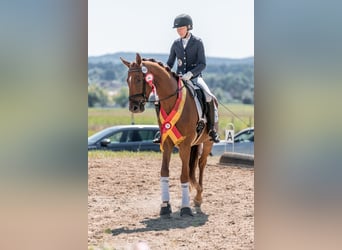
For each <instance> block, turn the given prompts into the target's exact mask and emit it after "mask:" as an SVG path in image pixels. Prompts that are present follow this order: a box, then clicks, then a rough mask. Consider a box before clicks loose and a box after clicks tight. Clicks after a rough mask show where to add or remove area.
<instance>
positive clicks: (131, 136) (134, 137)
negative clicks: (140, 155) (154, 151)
mask: <svg viewBox="0 0 342 250" xmlns="http://www.w3.org/2000/svg"><path fill="white" fill-rule="evenodd" d="M127 138H128V140H127V141H128V142H137V141H141V136H140V134H139V131H138V130H130V131H128V136H127Z"/></svg>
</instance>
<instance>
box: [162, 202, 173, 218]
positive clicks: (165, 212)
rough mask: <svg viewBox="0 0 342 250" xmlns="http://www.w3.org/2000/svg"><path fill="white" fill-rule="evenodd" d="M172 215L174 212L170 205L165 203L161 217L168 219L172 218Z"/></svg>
mask: <svg viewBox="0 0 342 250" xmlns="http://www.w3.org/2000/svg"><path fill="white" fill-rule="evenodd" d="M171 213H172V210H171V205H170V203H163V204H162V205H161V208H160V216H162V217H163V218H164V217H165V218H167V217H170V215H171Z"/></svg>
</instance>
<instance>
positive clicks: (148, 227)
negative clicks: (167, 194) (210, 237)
mask: <svg viewBox="0 0 342 250" xmlns="http://www.w3.org/2000/svg"><path fill="white" fill-rule="evenodd" d="M207 221H208V215H206V214H205V213H203V212H201V211H197V212H196V213H194V216H182V217H181V216H180V214H179V212H175V213H172V214H171V217H170V218H160V217H158V218H153V219H152V218H151V219H145V220H142V221H140V223H141V224H143V225H144V227H141V228H134V229H128V228H127V227H121V228H117V229H113V230H111V232H112V235H113V236H116V235H119V234H131V233H141V232H148V231H164V230H170V229H176V228H187V227H199V226H203V225H204V224H205V223H206V222H207Z"/></svg>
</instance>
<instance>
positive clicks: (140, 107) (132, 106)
mask: <svg viewBox="0 0 342 250" xmlns="http://www.w3.org/2000/svg"><path fill="white" fill-rule="evenodd" d="M129 111H131V112H132V113H141V112H144V111H145V103H143V102H139V103H138V102H130V103H129Z"/></svg>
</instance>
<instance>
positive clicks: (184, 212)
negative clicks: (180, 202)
mask: <svg viewBox="0 0 342 250" xmlns="http://www.w3.org/2000/svg"><path fill="white" fill-rule="evenodd" d="M183 215H189V216H194V215H193V214H192V211H191V208H189V207H182V208H181V210H180V216H183Z"/></svg>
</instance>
